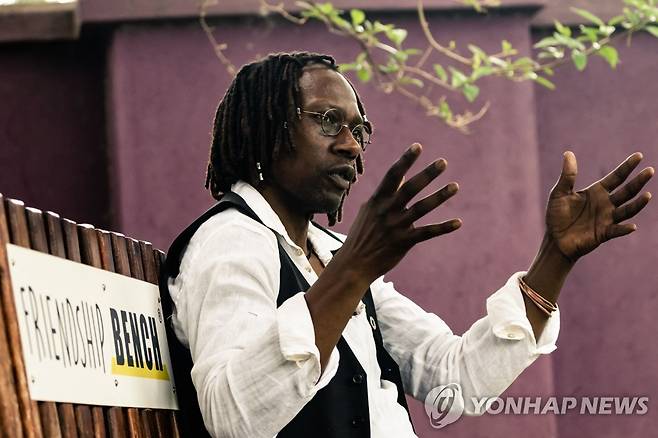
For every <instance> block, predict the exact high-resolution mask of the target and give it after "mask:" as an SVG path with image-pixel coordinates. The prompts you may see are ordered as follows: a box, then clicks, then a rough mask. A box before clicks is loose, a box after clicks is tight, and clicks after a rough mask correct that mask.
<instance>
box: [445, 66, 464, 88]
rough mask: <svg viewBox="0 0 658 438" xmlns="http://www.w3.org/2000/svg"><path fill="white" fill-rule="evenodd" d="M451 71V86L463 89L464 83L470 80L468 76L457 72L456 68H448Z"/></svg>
mask: <svg viewBox="0 0 658 438" xmlns="http://www.w3.org/2000/svg"><path fill="white" fill-rule="evenodd" d="M448 68H449V69H450V73H452V79H451V82H450V84H451V85H452V86H453V87H455V88H459V87H461V86H462V85H463V84H464V82H466V81H467V80H468V79H467V78H466V75H465V74H464V73H462V72H460V71H459V70H457V69H456V68H454V67H448Z"/></svg>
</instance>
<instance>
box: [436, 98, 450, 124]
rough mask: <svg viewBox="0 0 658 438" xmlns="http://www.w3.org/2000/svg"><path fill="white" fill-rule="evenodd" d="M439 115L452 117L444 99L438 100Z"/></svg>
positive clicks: (444, 117)
mask: <svg viewBox="0 0 658 438" xmlns="http://www.w3.org/2000/svg"><path fill="white" fill-rule="evenodd" d="M439 115H440V116H441V118H443V119H446V120H450V119H451V118H452V110H451V109H450V105H448V102H446V101H445V99H441V101H440V102H439Z"/></svg>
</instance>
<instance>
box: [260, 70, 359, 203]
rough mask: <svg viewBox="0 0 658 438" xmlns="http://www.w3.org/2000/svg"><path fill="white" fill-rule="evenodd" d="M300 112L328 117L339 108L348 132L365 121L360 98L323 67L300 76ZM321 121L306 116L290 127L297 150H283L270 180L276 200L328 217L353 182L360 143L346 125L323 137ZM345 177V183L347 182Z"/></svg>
mask: <svg viewBox="0 0 658 438" xmlns="http://www.w3.org/2000/svg"><path fill="white" fill-rule="evenodd" d="M299 86H300V91H301V105H300V106H301V109H302V110H303V111H311V112H318V113H324V112H325V111H327V110H328V109H330V108H335V109H337V110H339V111H341V112H342V113H343V116H344V118H345V123H346V124H348V125H349V126H350V129H351V128H352V127H354V126H356V125H358V124H360V123H363V119H362V117H361V114H360V113H359V108H358V106H357V101H356V95H355V94H354V91H353V90H352V87H351V86H350V85H349V83H348V82H347V80H346V79H345V78H344V77H343V76H342V75H341V74H339V73H337V72H335V71H333V70H330V69H328V68H326V67H323V66H319V65H311V66H308V67H306V68H305V70H304V73H303V74H302V76H301V77H300V80H299ZM320 119H321V118H320V117H319V116H315V115H311V114H306V113H303V112H302V114H301V118H296V119H295V120H294V121H293V122H292V123H289V129H290V130H291V131H290V134H291V140H292V143H293V145H294V147H295V150H293V151H292V152H288V151H287V150H282V151H281V152H280V155H279V157H278V158H277V159H276V161H274V162H273V163H272V171H271V173H270V176H269V178H267V182H268V183H269V186H270V188H271V189H272V190H273V191H274V192H275V194H276V196H277V197H278V198H279V199H280V200H281V201H282V202H284V203H285V204H286V205H287V206H288V207H289V208H292V209H293V211H296V212H300V213H303V214H314V213H330V212H334V211H336V210H337V209H338V207H339V206H340V201H341V198H342V197H343V195H344V194H345V191H346V190H347V188H348V186H349V183H351V181H352V180H353V179H354V175H355V171H356V165H355V160H356V158H357V157H358V156H359V154H360V153H361V145H360V144H359V143H357V141H356V140H355V139H354V137H352V134H351V132H350V129H347V128H345V127H343V128H342V129H341V131H340V132H339V133H338V135H337V136H334V137H332V136H327V135H324V134H323V133H322V128H321V125H320ZM346 179H347V180H346Z"/></svg>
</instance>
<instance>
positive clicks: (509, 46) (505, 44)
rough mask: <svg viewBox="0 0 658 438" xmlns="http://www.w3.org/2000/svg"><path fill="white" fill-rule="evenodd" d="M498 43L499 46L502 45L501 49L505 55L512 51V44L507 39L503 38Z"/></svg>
mask: <svg viewBox="0 0 658 438" xmlns="http://www.w3.org/2000/svg"><path fill="white" fill-rule="evenodd" d="M500 45H501V47H502V49H503V53H504V54H505V55H507V54H508V53H510V52H512V51H513V50H514V49H513V48H512V44H511V43H510V42H509V41H507V40H503V41H501V43H500Z"/></svg>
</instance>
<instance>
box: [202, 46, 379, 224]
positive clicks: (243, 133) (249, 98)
mask: <svg viewBox="0 0 658 438" xmlns="http://www.w3.org/2000/svg"><path fill="white" fill-rule="evenodd" d="M311 64H321V65H324V66H326V67H327V68H329V69H332V70H334V71H337V70H338V68H337V66H336V61H335V60H334V58H332V57H331V56H328V55H321V54H317V53H307V52H295V53H278V54H271V55H269V56H267V57H266V58H264V59H262V60H260V61H257V62H253V63H251V64H247V65H245V66H243V67H242V68H241V69H240V71H239V72H238V74H237V75H236V77H235V78H234V79H233V82H232V83H231V85H230V87H229V88H228V90H227V91H226V94H225V95H224V97H223V98H222V100H221V102H220V103H219V106H218V107H217V112H216V114H215V121H214V125H213V132H212V143H211V147H210V158H209V160H208V170H207V173H206V184H205V187H206V189H208V188H209V189H210V192H211V194H212V196H213V198H215V199H217V200H219V199H220V198H221V197H222V195H223V194H224V193H226V192H227V191H229V190H230V189H231V185H232V184H233V183H235V182H236V181H238V180H244V181H247V182H249V183H250V184H251V185H253V186H256V185H257V184H258V183H259V179H260V178H259V170H258V169H257V167H256V163H260V172H262V174H263V175H267V172H268V170H269V169H270V168H271V166H270V164H271V163H272V162H273V161H275V160H276V159H277V157H278V156H279V153H280V151H281V148H282V147H285V148H287V150H288V151H292V150H294V145H293V143H292V141H291V139H290V133H289V130H288V129H287V126H288V124H289V123H290V122H291V121H292V120H293V118H294V117H296V113H295V108H297V107H298V106H299V104H300V100H301V96H300V90H299V78H300V77H301V75H302V73H303V69H304V67H306V66H307V65H311ZM350 85H351V83H350ZM352 89H353V90H354V94H355V95H356V101H357V104H358V108H359V113H361V116H362V117H363V118H364V120H367V119H366V117H365V110H364V108H363V105H362V103H361V99H360V98H359V95H358V93H357V92H356V90H355V89H354V87H353V86H352ZM366 124H367V125H368V128H370V129H372V126H371V125H370V122H366ZM356 170H357V173H358V174H362V173H363V156H362V155H361V154H359V156H358V157H357V159H356ZM355 181H356V178H355V180H354V181H353V182H355ZM348 194H349V188H348V190H347V191H346V193H345V194H344V195H343V198H342V199H341V201H340V205H339V207H338V210H336V211H335V212H330V213H328V214H327V217H328V219H329V225H334V224H335V223H336V222H340V221H341V219H342V215H343V214H342V210H343V202H344V201H345V197H346V196H347V195H348Z"/></svg>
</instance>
